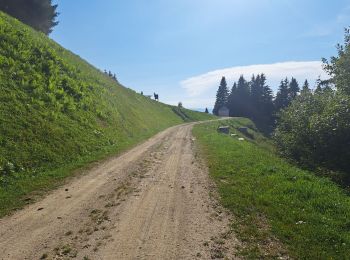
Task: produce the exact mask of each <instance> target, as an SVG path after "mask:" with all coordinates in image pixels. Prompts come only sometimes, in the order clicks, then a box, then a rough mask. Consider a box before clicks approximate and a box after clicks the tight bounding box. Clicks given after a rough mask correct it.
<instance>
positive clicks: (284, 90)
mask: <svg viewBox="0 0 350 260" xmlns="http://www.w3.org/2000/svg"><path fill="white" fill-rule="evenodd" d="M288 105H289V81H288V78H285V79H284V80H282V81H281V84H280V86H279V88H278V91H277V95H276V99H275V108H276V110H277V111H280V110H281V109H283V108H285V107H287V106H288Z"/></svg>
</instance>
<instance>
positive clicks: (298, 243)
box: [193, 118, 350, 259]
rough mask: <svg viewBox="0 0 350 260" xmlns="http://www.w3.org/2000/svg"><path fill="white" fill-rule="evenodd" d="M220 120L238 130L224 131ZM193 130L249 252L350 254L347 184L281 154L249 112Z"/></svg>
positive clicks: (306, 256) (248, 255)
mask: <svg viewBox="0 0 350 260" xmlns="http://www.w3.org/2000/svg"><path fill="white" fill-rule="evenodd" d="M220 125H228V126H230V132H231V134H233V135H225V134H221V133H218V132H217V127H218V126H220ZM239 127H248V134H246V135H244V134H242V132H240V131H238V130H237V129H238V128H239ZM193 133H194V135H195V137H196V139H197V141H198V145H199V148H200V153H201V154H202V155H203V156H204V158H206V160H207V163H208V166H209V171H210V175H211V177H212V178H213V179H214V180H215V182H216V184H217V187H218V190H219V195H220V200H221V202H222V204H223V205H224V206H225V207H227V208H228V209H229V210H230V211H231V212H232V213H233V214H234V216H235V220H234V221H233V223H232V228H233V230H234V231H235V232H236V233H237V234H238V237H239V238H240V240H241V241H242V242H243V247H242V248H241V250H240V253H241V254H242V255H243V256H244V257H246V258H248V259H262V258H268V259H269V258H273V259H275V258H278V257H287V256H289V257H292V258H297V259H347V258H348V257H349V255H350V221H349V219H350V198H349V196H348V194H346V192H345V191H344V190H343V189H341V188H340V187H338V186H337V185H336V184H335V183H334V182H332V181H330V180H329V179H327V178H323V177H318V176H316V175H315V174H313V173H312V172H309V171H306V170H302V169H300V168H298V167H296V166H295V165H293V164H291V163H289V162H288V161H287V160H286V159H283V158H281V157H279V156H278V155H277V153H276V151H275V148H274V146H273V144H272V143H271V141H270V140H268V139H266V138H265V137H263V136H262V135H261V134H259V133H258V132H257V130H256V128H255V126H254V124H253V123H252V122H251V121H250V120H248V119H242V118H236V119H230V120H227V121H217V122H209V123H204V124H200V125H196V126H195V127H194V129H193ZM238 138H244V140H242V141H240V140H239V139H238ZM281 259H283V258H281Z"/></svg>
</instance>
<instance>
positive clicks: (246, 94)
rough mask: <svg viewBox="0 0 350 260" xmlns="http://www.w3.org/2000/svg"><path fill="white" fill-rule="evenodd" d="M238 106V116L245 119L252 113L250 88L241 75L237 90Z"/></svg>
mask: <svg viewBox="0 0 350 260" xmlns="http://www.w3.org/2000/svg"><path fill="white" fill-rule="evenodd" d="M235 96H236V104H237V111H236V113H237V115H239V116H243V117H249V116H250V115H251V111H250V88H249V83H248V82H247V81H246V80H245V79H244V77H243V75H241V76H240V77H239V79H238V82H237V90H236V95H235Z"/></svg>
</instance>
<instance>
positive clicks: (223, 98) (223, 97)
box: [213, 77, 228, 115]
mask: <svg viewBox="0 0 350 260" xmlns="http://www.w3.org/2000/svg"><path fill="white" fill-rule="evenodd" d="M227 99H228V89H227V83H226V78H225V77H222V78H221V82H220V86H219V89H218V91H217V93H216V101H215V105H214V109H213V114H214V115H218V112H219V109H220V108H221V107H223V106H226V105H227Z"/></svg>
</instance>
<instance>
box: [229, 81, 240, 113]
mask: <svg viewBox="0 0 350 260" xmlns="http://www.w3.org/2000/svg"><path fill="white" fill-rule="evenodd" d="M236 92H237V83H236V82H235V83H234V84H233V86H232V88H231V91H230V94H229V96H228V100H227V107H228V108H229V110H230V116H238V115H237V111H238V107H237V93H236Z"/></svg>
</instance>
